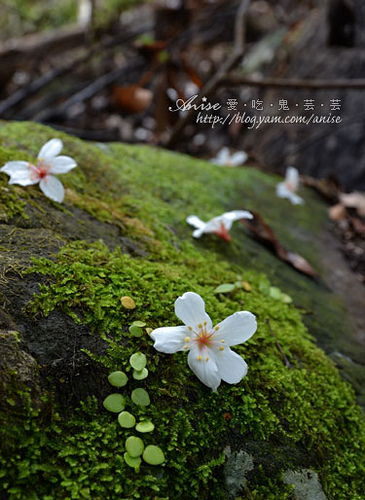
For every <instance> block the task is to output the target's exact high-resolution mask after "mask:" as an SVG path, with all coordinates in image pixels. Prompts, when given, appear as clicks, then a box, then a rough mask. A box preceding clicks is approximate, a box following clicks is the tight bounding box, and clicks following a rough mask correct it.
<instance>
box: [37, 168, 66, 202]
mask: <svg viewBox="0 0 365 500" xmlns="http://www.w3.org/2000/svg"><path fill="white" fill-rule="evenodd" d="M39 187H40V188H41V190H42V191H43V193H44V194H45V195H46V196H47V197H48V198H50V199H51V200H53V201H57V202H58V203H62V201H63V199H64V197H65V190H64V188H63V185H62V182H61V181H60V180H58V179H57V177H53V175H47V176H46V177H44V178H43V179H42V180H41V181H40V183H39Z"/></svg>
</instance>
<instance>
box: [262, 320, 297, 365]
mask: <svg viewBox="0 0 365 500" xmlns="http://www.w3.org/2000/svg"><path fill="white" fill-rule="evenodd" d="M266 324H267V327H268V329H269V331H270V332H271V334H272V336H273V337H274V340H275V345H276V347H277V348H278V350H279V351H280V354H281V355H282V357H283V359H284V363H285V366H286V367H287V368H294V367H293V365H292V364H291V363H290V361H289V360H288V358H287V357H286V356H285V353H284V351H283V349H282V347H281V345H280V344H279V341H278V339H277V338H276V335H275V333H274V332H273V329H272V328H271V325H270V320H269V319H268V318H267V319H266Z"/></svg>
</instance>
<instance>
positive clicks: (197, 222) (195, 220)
mask: <svg viewBox="0 0 365 500" xmlns="http://www.w3.org/2000/svg"><path fill="white" fill-rule="evenodd" d="M186 222H187V223H188V224H190V225H191V226H194V227H196V228H197V229H203V228H204V227H205V222H203V221H202V220H201V219H199V217H197V216H196V215H189V217H187V218H186Z"/></svg>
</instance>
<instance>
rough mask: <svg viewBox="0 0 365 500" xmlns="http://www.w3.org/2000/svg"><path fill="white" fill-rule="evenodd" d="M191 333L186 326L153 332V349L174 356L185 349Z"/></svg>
mask: <svg viewBox="0 0 365 500" xmlns="http://www.w3.org/2000/svg"><path fill="white" fill-rule="evenodd" d="M189 333H190V332H189V330H188V328H187V327H186V326H166V327H162V328H156V330H153V332H151V335H150V337H151V338H152V339H153V340H154V341H155V343H154V345H153V347H154V348H155V349H156V350H157V351H160V352H165V353H168V354H172V353H174V352H177V351H181V350H183V349H184V345H186V341H185V338H186V337H187V336H189Z"/></svg>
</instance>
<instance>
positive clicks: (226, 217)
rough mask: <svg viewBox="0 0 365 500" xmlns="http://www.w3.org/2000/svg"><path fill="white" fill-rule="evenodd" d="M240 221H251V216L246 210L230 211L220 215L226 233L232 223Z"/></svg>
mask: <svg viewBox="0 0 365 500" xmlns="http://www.w3.org/2000/svg"><path fill="white" fill-rule="evenodd" d="M240 219H253V215H252V214H251V213H250V212H248V211H247V210H232V211H231V212H226V213H225V214H223V215H222V222H223V224H224V225H225V228H226V229H227V231H229V230H230V229H231V227H232V224H233V222H234V221H236V220H240Z"/></svg>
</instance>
